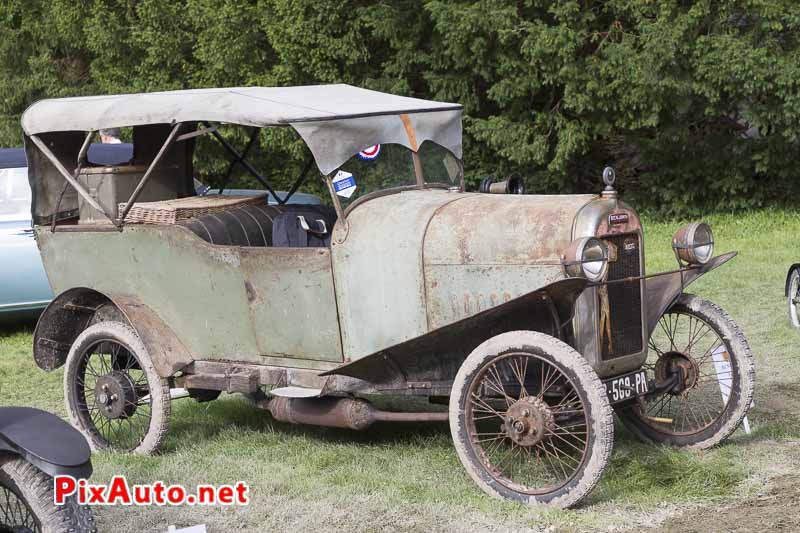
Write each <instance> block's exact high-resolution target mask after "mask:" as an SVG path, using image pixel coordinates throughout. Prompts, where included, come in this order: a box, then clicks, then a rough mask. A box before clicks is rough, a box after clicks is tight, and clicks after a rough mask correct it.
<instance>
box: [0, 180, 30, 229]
mask: <svg viewBox="0 0 800 533" xmlns="http://www.w3.org/2000/svg"><path fill="white" fill-rule="evenodd" d="M30 216H31V188H30V185H29V184H28V169H27V168H25V167H22V168H0V222H8V221H11V220H27V219H29V218H30Z"/></svg>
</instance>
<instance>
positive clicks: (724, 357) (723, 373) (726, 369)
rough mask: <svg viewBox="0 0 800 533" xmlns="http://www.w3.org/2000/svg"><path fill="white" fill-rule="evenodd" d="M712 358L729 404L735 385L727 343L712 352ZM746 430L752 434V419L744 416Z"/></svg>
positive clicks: (743, 423) (723, 397) (722, 391)
mask: <svg viewBox="0 0 800 533" xmlns="http://www.w3.org/2000/svg"><path fill="white" fill-rule="evenodd" d="M711 359H712V360H713V361H714V369H715V370H716V371H717V383H719V391H720V392H721V393H722V402H723V403H725V404H727V403H728V397H729V396H730V395H731V387H732V386H733V368H732V367H731V356H730V355H729V354H728V351H727V350H726V349H725V345H720V346H718V347H717V348H715V349H714V351H713V352H711ZM742 426H743V427H744V432H745V433H747V434H748V435H749V434H750V421H749V420H747V417H744V420H743V421H742Z"/></svg>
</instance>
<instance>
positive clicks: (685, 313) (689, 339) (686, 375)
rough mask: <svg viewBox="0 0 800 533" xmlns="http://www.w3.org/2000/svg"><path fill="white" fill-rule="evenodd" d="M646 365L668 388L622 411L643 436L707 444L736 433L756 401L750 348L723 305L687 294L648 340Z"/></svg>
mask: <svg viewBox="0 0 800 533" xmlns="http://www.w3.org/2000/svg"><path fill="white" fill-rule="evenodd" d="M644 369H645V370H646V371H647V373H648V378H649V379H654V380H655V383H656V387H658V388H665V387H663V386H664V385H665V384H669V383H672V384H673V385H672V386H671V387H667V390H666V391H665V392H663V393H662V394H658V395H653V396H650V397H648V398H647V399H646V400H644V399H640V400H639V402H638V403H637V404H634V405H632V406H628V407H625V408H623V409H621V410H620V417H621V419H622V421H623V422H624V423H625V424H626V425H627V426H628V427H629V428H631V429H632V430H633V431H634V432H635V433H636V434H637V435H638V436H639V437H642V438H644V439H646V440H649V441H654V442H662V443H666V444H670V445H673V446H684V447H688V448H694V449H704V448H708V447H711V446H714V445H715V444H718V443H719V442H721V441H722V440H724V439H725V438H727V437H728V436H729V435H730V434H731V433H733V432H734V431H735V430H736V428H737V427H738V426H739V424H740V423H741V422H742V420H743V419H744V417H745V415H746V414H747V410H748V409H749V407H750V403H751V402H752V399H753V386H754V381H755V374H754V369H753V356H752V354H751V353H750V347H749V346H748V344H747V341H746V340H745V338H744V335H743V334H742V332H741V330H740V329H739V327H738V326H737V325H736V323H735V322H734V321H733V320H732V319H731V318H730V317H729V316H728V315H727V314H726V313H725V312H724V311H723V310H722V309H720V308H719V307H718V306H716V305H714V304H713V303H711V302H709V301H707V300H703V299H702V298H698V297H697V296H694V295H691V294H683V295H681V296H680V298H679V299H678V301H677V302H676V303H675V304H674V305H673V306H672V307H671V308H670V309H669V310H668V311H667V312H666V313H664V315H663V316H662V317H661V319H660V320H659V322H658V325H657V326H656V329H655V331H654V332H653V334H652V335H651V337H650V341H649V344H648V355H647V360H646V362H645V364H644Z"/></svg>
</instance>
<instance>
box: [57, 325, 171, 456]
mask: <svg viewBox="0 0 800 533" xmlns="http://www.w3.org/2000/svg"><path fill="white" fill-rule="evenodd" d="M64 395H65V399H66V402H67V409H68V411H69V415H70V420H71V422H72V424H73V425H74V426H75V427H76V428H78V429H79V430H80V431H81V432H82V433H83V434H84V435H85V436H86V438H87V440H88V441H89V444H90V445H91V446H92V449H95V450H102V449H112V450H116V451H129V452H136V453H143V454H147V453H152V452H154V451H156V450H157V449H158V447H159V446H160V444H161V442H162V440H163V437H164V434H165V433H166V430H167V424H168V421H169V413H170V396H169V385H168V382H167V380H165V379H163V378H160V377H159V376H158V375H157V374H156V372H155V369H154V368H153V364H152V362H151V361H150V357H149V355H148V353H147V350H146V348H145V347H144V345H143V344H142V342H141V340H140V339H139V337H138V336H137V335H136V332H134V331H133V329H132V328H131V327H130V326H128V325H126V324H122V323H119V322H100V323H98V324H95V325H93V326H91V327H89V328H87V329H86V330H85V331H84V332H83V333H81V335H80V336H78V338H77V339H76V340H75V343H74V344H73V345H72V348H71V349H70V352H69V356H68V357H67V364H66V371H65V373H64Z"/></svg>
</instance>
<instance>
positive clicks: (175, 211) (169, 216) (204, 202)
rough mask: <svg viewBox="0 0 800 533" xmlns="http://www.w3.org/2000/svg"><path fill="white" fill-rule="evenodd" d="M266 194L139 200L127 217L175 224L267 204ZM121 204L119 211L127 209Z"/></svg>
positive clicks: (140, 221)
mask: <svg viewBox="0 0 800 533" xmlns="http://www.w3.org/2000/svg"><path fill="white" fill-rule="evenodd" d="M266 196H267V195H266V194H259V195H258V196H224V195H223V196H190V197H189V198H178V199H176V200H164V201H161V202H137V203H135V204H133V207H132V208H131V210H130V211H129V212H128V216H127V217H125V222H128V223H130V224H175V223H176V222H178V221H180V220H186V219H187V218H192V217H196V216H199V215H205V214H206V213H216V212H218V211H224V210H226V209H230V208H231V207H241V206H243V205H253V204H258V205H266V204H267V200H266ZM125 205H126V204H125V203H121V204H119V212H120V213H122V211H123V210H124V209H125Z"/></svg>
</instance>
